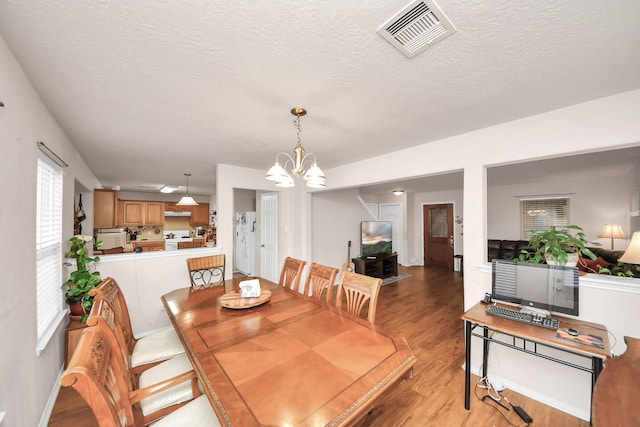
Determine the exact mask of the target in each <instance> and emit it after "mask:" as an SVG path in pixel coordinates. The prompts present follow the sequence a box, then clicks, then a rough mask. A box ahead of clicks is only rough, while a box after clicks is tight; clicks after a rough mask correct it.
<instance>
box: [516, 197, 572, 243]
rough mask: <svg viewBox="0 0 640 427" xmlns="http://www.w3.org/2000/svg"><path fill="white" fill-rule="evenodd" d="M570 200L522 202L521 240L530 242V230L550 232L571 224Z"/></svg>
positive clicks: (560, 198)
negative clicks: (553, 228)
mask: <svg viewBox="0 0 640 427" xmlns="http://www.w3.org/2000/svg"><path fill="white" fill-rule="evenodd" d="M570 207H571V206H570V199H569V198H567V197H557V198H552V199H532V200H521V201H520V238H521V239H522V240H529V238H530V237H531V231H530V230H532V229H533V230H548V229H550V228H551V227H552V226H555V227H564V226H566V225H569V224H571V217H570V211H571V209H570Z"/></svg>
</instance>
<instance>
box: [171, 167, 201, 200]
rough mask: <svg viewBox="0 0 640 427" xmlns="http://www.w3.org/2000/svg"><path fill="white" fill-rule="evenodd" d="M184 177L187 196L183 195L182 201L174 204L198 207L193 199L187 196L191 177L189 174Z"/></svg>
mask: <svg viewBox="0 0 640 427" xmlns="http://www.w3.org/2000/svg"><path fill="white" fill-rule="evenodd" d="M184 176H186V177H187V194H185V195H184V197H183V198H182V199H180V201H179V202H178V203H176V205H178V206H198V202H196V201H195V200H193V197H191V196H190V195H189V177H190V176H191V174H190V173H185V174H184Z"/></svg>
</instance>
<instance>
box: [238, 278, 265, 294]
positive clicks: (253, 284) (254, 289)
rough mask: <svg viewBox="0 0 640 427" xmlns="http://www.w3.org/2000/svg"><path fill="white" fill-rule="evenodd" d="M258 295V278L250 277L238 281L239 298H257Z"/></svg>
mask: <svg viewBox="0 0 640 427" xmlns="http://www.w3.org/2000/svg"><path fill="white" fill-rule="evenodd" d="M259 296H260V280H258V279H251V280H243V281H242V282H240V298H258V297H259Z"/></svg>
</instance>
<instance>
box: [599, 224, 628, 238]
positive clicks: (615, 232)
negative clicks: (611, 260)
mask: <svg viewBox="0 0 640 427" xmlns="http://www.w3.org/2000/svg"><path fill="white" fill-rule="evenodd" d="M598 237H607V238H611V239H626V238H627V235H626V234H624V231H622V226H620V225H619V224H605V226H604V227H603V228H602V231H601V232H600V234H598Z"/></svg>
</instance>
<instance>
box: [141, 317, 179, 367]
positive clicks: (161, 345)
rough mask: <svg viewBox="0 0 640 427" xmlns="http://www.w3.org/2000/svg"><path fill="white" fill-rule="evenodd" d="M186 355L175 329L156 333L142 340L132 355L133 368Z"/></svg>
mask: <svg viewBox="0 0 640 427" xmlns="http://www.w3.org/2000/svg"><path fill="white" fill-rule="evenodd" d="M179 354H184V347H183V346H182V342H181V341H180V338H178V334H177V333H176V330H175V329H173V327H169V328H167V329H163V330H161V331H157V332H154V333H152V334H149V335H146V336H144V337H142V338H140V339H139V340H138V341H137V342H136V345H135V347H134V348H133V354H131V366H132V367H134V368H135V367H136V366H141V365H146V364H147V363H153V362H159V361H161V360H167V359H170V358H172V357H174V356H177V355H179Z"/></svg>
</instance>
